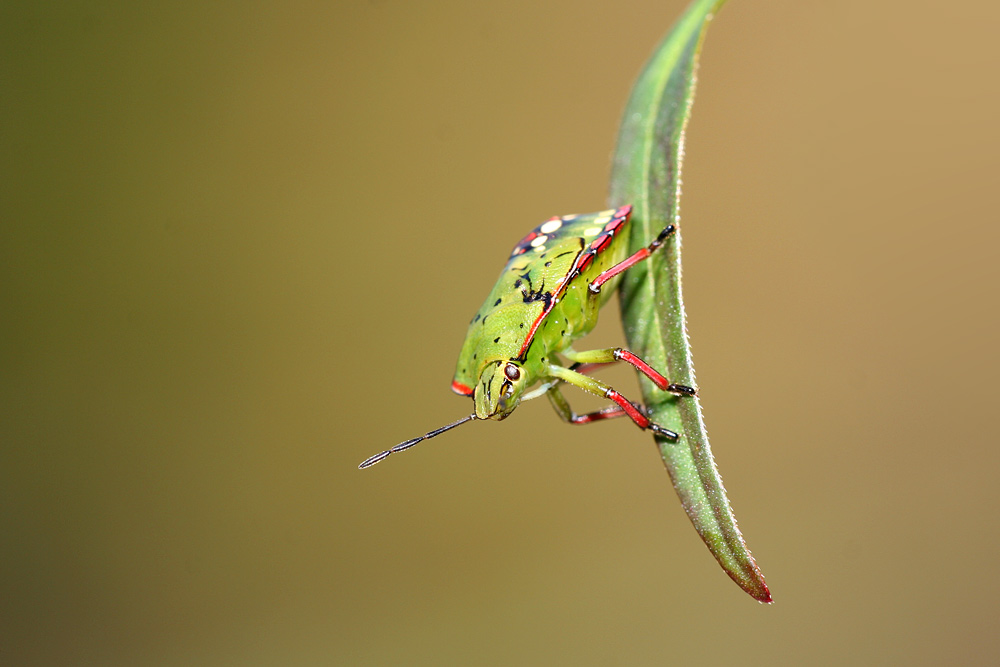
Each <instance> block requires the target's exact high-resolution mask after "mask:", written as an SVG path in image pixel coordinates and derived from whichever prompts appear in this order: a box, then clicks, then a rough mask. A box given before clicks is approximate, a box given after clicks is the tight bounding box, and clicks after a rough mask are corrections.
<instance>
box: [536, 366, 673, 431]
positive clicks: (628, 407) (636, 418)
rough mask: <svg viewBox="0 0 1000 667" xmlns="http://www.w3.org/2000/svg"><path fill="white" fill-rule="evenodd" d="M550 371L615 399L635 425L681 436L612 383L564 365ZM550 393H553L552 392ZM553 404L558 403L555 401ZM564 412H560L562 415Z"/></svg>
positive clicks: (587, 390)
mask: <svg viewBox="0 0 1000 667" xmlns="http://www.w3.org/2000/svg"><path fill="white" fill-rule="evenodd" d="M548 372H549V375H550V376H552V377H554V378H557V379H559V380H562V381H563V382H566V383H568V384H571V385H573V386H574V387H579V388H580V389H583V390H584V391H586V392H589V393H591V394H594V395H595V396H601V397H603V398H607V399H610V400H612V401H614V402H615V404H617V406H618V407H619V408H620V409H621V412H623V413H624V414H626V415H628V417H629V419H631V420H632V421H633V422H635V425H636V426H638V427H639V428H641V429H643V430H649V431H652V432H653V433H656V434H658V435H662V436H663V437H665V438H669V439H670V440H677V439H678V438H679V437H680V436H678V435H677V434H676V433H674V432H673V431H671V430H670V429H668V428H664V427H662V426H660V425H659V424H654V423H653V422H651V421H650V420H649V417H647V416H646V415H645V413H644V412H643V411H642V409H641V408H640V407H639V406H637V405H636V404H635V403H633V402H632V401H630V400H628V399H627V398H625V397H624V396H622V395H621V394H619V393H618V392H617V391H616V390H615V389H614V388H612V387H611V386H610V385H608V384H605V383H604V382H601V381H600V380H597V379H595V378H592V377H590V376H589V375H583V374H582V373H577V372H576V371H571V370H570V369H568V368H563V367H562V366H555V365H550V366H549V367H548ZM549 393H550V394H551V392H549ZM556 400H558V399H556ZM563 403H564V404H565V399H563ZM553 405H556V404H555V402H553ZM566 409H567V410H568V409H569V405H568V404H567V405H566ZM556 412H560V409H559V407H558V406H556ZM616 412H618V411H617V410H615V409H614V408H610V409H609V410H608V415H607V416H606V417H601V418H600V419H608V418H610V417H612V416H617V414H613V413H616ZM562 414H563V413H561V412H560V415H562ZM570 414H572V411H570Z"/></svg>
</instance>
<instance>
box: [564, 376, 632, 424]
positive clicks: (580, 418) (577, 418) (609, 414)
mask: <svg viewBox="0 0 1000 667" xmlns="http://www.w3.org/2000/svg"><path fill="white" fill-rule="evenodd" d="M545 395H546V396H548V397H549V402H551V403H552V407H553V408H555V411H556V414H558V415H559V417H560V418H561V419H562V420H563V421H565V422H569V423H570V424H589V423H591V422H595V421H599V420H602V419H614V418H615V417H624V416H625V410H624V409H622V407H621V406H620V405H618V404H615V405H609V406H608V407H606V408H604V409H602V410H597V411H596V412H587V413H585V414H582V415H578V414H576V413H575V412H573V408H571V407H570V405H569V402H568V401H567V400H566V397H565V396H563V393H562V391H560V390H559V387H558V386H555V385H553V386H552V387H549V390H548V391H547V392H546V393H545Z"/></svg>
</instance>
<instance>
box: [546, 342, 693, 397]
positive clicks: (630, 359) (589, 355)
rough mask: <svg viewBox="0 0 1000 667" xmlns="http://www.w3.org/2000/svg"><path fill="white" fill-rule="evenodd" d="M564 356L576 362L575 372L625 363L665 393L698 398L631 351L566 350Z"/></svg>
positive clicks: (614, 349)
mask: <svg viewBox="0 0 1000 667" xmlns="http://www.w3.org/2000/svg"><path fill="white" fill-rule="evenodd" d="M563 355H564V356H565V357H566V358H567V359H570V360H571V361H574V362H576V365H574V367H573V370H575V371H577V372H584V371H582V370H581V369H588V370H589V369H590V367H592V366H594V365H596V364H609V363H613V362H615V361H624V362H625V363H627V364H630V365H631V366H632V367H634V368H635V369H636V370H638V371H639V372H640V373H642V374H643V375H645V376H646V377H648V378H649V379H650V380H652V381H653V384H655V385H656V386H657V387H659V388H660V389H662V390H663V391H669V392H670V393H671V394H676V395H677V396H696V395H697V393H698V392H697V390H695V389H694V388H693V387H688V386H687V385H683V384H674V383H672V382H670V380H668V379H667V378H665V377H663V375H661V374H660V373H659V372H658V371H657V370H656V369H654V368H653V367H652V366H650V365H649V364H647V363H646V362H645V361H643V360H642V359H640V358H639V357H638V356H636V355H635V354H633V353H632V352H630V351H629V350H626V349H624V348H621V347H609V348H606V349H603V350H588V351H586V352H574V351H572V350H564V351H563Z"/></svg>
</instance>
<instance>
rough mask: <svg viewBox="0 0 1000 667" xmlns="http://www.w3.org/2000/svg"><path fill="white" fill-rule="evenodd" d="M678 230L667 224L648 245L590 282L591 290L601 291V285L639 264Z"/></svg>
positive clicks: (595, 292) (594, 291)
mask: <svg viewBox="0 0 1000 667" xmlns="http://www.w3.org/2000/svg"><path fill="white" fill-rule="evenodd" d="M676 231H677V228H676V227H674V226H673V225H667V226H666V227H664V228H663V231H662V232H660V234H659V235H658V236H657V237H656V238H655V239H654V240H653V242H652V243H650V244H649V245H648V246H646V247H645V248H642V249H641V250H638V251H637V252H636V253H635V254H633V255H632V256H631V257H627V258H625V259H624V260H622V261H621V262H618V263H617V264H615V265H614V266H612V267H611V268H610V269H608V270H607V271H605V272H604V273H602V274H601V275H599V276H597V277H596V278H594V280H593V282H591V283H590V291H591V292H593V293H594V294H597V293H598V292H600V291H601V285H603V284H604V283H606V282H608V281H609V280H611V279H612V278H614V277H615V276H617V275H618V274H619V273H621V272H622V271H624V270H625V269H628V268H629V267H631V266H634V265H636V264H638V263H639V262H641V261H642V260H644V259H646V258H647V257H649V256H650V255H652V254H653V253H654V252H656V250H657V249H658V248H659V247H660V246H661V245H663V242H664V241H666V240H667V238H669V237H670V236H672V235H673V234H674V232H676Z"/></svg>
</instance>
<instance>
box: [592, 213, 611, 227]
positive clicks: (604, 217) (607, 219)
mask: <svg viewBox="0 0 1000 667" xmlns="http://www.w3.org/2000/svg"><path fill="white" fill-rule="evenodd" d="M609 222H611V216H610V215H602V216H601V217H599V218H597V219H596V220H594V224H595V225H600V226H601V227H603V226H604V225H606V224H608V223H609Z"/></svg>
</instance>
